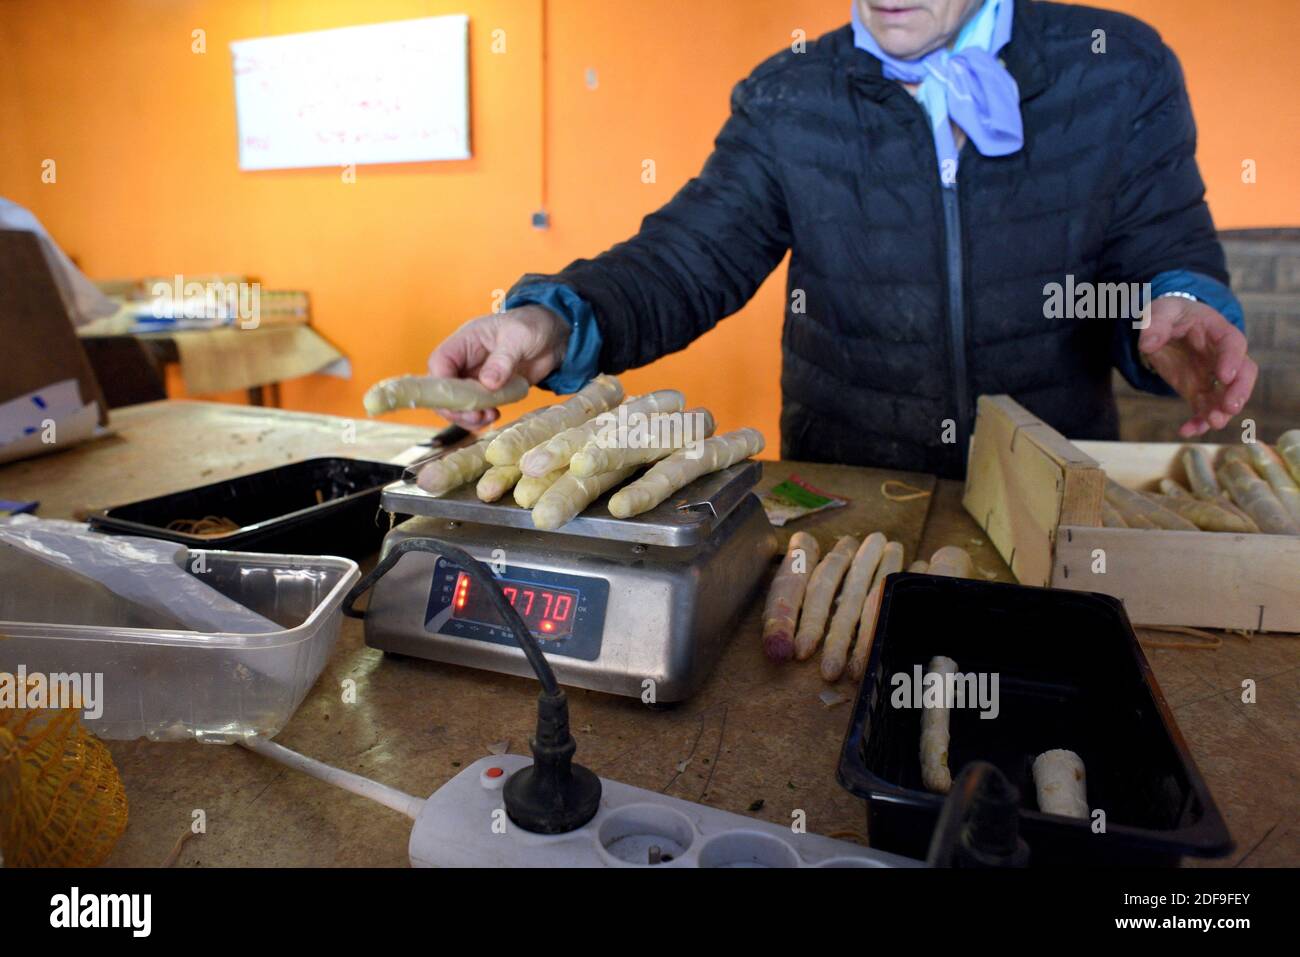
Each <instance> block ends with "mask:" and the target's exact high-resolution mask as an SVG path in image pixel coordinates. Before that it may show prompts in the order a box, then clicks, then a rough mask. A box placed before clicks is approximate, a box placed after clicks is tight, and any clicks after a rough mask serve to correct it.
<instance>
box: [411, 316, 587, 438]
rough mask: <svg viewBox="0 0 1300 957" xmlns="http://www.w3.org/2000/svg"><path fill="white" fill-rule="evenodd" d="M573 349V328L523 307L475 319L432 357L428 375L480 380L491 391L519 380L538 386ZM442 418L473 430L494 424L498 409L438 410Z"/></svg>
mask: <svg viewBox="0 0 1300 957" xmlns="http://www.w3.org/2000/svg"><path fill="white" fill-rule="evenodd" d="M568 344H569V325H568V323H566V322H565V321H564V320H563V319H561V318H560V317H559V316H557V315H556V314H555V313H553V312H551V311H550V310H549V309H544V308H542V307H541V306H520V307H519V308H518V309H507V310H506V311H505V312H501V313H495V314H493V315H488V316H480V317H479V318H477V319H471V320H470V321H469V322H467V323H465V324H464V325H463V326H461V327H460V328H459V329H457V330H456V331H455V332H453V333H452V334H451V335H450V336H449V337H448V338H447V339H446V341H444V342H443V343H442V345H440V346H438V348H437V349H435V350H434V351H433V354H432V355H431V356H429V374H430V375H433V376H437V377H440V378H449V379H477V380H478V381H479V382H480V383H482V385H483V386H484V387H485V388H486V389H489V390H493V391H495V390H497V389H501V388H503V387H505V386H506V384H507V383H509V382H510V380H511V379H512V378H513V377H514V376H516V375H519V376H522V377H523V378H525V379H526V380H528V382H529V384H531V385H536V384H537V383H538V382H540V381H542V379H545V378H546V377H547V376H548V375H550V374H551V373H552V372H554V371H555V370H556V369H557V368H558V367H559V365H560V363H561V361H562V360H563V359H564V351H565V349H566V348H567V347H568ZM438 414H439V415H441V416H443V418H445V419H448V420H449V421H451V422H455V423H456V424H457V425H459V426H461V427H462V428H465V429H470V430H471V431H473V430H477V429H481V428H483V427H484V426H486V425H488V424H490V423H492V422H495V421H496V420H497V418H498V417H499V416H500V414H501V413H500V411H499V410H498V409H495V408H491V409H479V410H475V411H463V410H461V411H458V410H455V409H439V410H438Z"/></svg>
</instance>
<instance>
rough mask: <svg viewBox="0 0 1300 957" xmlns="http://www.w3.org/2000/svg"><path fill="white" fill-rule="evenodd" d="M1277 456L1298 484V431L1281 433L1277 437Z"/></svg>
mask: <svg viewBox="0 0 1300 957" xmlns="http://www.w3.org/2000/svg"><path fill="white" fill-rule="evenodd" d="M1277 454H1278V455H1280V456H1282V461H1283V462H1285V463H1286V468H1287V471H1288V472H1290V473H1291V477H1292V478H1293V479H1295V480H1296V483H1297V484H1300V429H1292V430H1291V431H1290V432H1283V433H1282V434H1281V435H1279V436H1278V437H1277Z"/></svg>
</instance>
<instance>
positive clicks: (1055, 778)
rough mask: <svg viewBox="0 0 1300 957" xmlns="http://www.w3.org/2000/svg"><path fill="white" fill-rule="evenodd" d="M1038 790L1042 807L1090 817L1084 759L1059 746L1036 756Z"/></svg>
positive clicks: (1035, 767) (1042, 808) (1048, 810)
mask: <svg viewBox="0 0 1300 957" xmlns="http://www.w3.org/2000/svg"><path fill="white" fill-rule="evenodd" d="M1034 790H1035V791H1037V792H1038V810H1040V811H1042V812H1043V813H1045V814H1062V815H1064V816H1066V817H1081V818H1087V817H1088V785H1087V781H1086V775H1085V772H1084V768H1083V759H1082V758H1080V757H1079V756H1078V755H1077V754H1075V753H1074V752H1073V751H1066V750H1064V749H1063V748H1057V749H1055V750H1052V751H1044V752H1043V753H1042V754H1040V755H1039V756H1038V757H1036V758H1034Z"/></svg>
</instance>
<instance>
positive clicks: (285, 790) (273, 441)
mask: <svg viewBox="0 0 1300 957" xmlns="http://www.w3.org/2000/svg"><path fill="white" fill-rule="evenodd" d="M112 426H113V427H114V428H115V430H116V435H114V436H113V437H110V438H106V439H103V440H100V441H97V442H93V443H90V444H87V445H84V446H81V447H78V448H75V449H70V450H68V451H65V452H61V453H58V454H55V455H50V456H45V457H43V458H39V459H32V460H29V461H26V462H20V463H14V464H12V465H9V466H5V467H0V498H9V499H39V500H40V501H41V507H40V511H39V514H40V515H42V516H45V517H50V518H71V517H73V516H75V515H78V514H80V513H82V512H83V511H84V510H87V509H93V508H99V507H103V506H107V505H114V504H120V503H123V502H128V501H133V500H137V499H142V498H148V497H151V496H154V495H160V494H164V493H168V492H173V491H177V490H180V489H183V488H188V487H192V486H195V485H201V484H206V483H209V482H213V481H218V480H220V479H222V478H225V477H231V476H234V475H239V474H245V473H248V472H253V471H257V470H259V469H263V468H268V467H271V466H274V465H277V464H283V463H285V462H289V461H296V460H299V459H303V458H309V457H314V456H320V455H336V454H337V455H352V456H357V457H364V458H385V459H386V458H389V457H391V456H393V455H395V454H397V453H398V452H400V451H402V450H403V449H405V448H407V447H408V446H410V445H412V444H414V443H416V442H419V441H423V440H424V439H426V438H427V437H428V436H429V435H430V434H431V433H432V432H434V431H436V426H430V427H428V428H417V427H412V426H406V425H392V424H388V423H384V422H373V421H363V420H362V421H359V420H351V419H342V418H336V417H333V416H324V415H313V414H304V413H297V412H288V411H285V410H280V409H266V408H254V407H248V406H229V405H218V404H215V403H202V402H180V401H168V402H158V403H151V404H148V405H142V406H135V407H132V408H128V409H123V410H118V411H115V412H114V413H113V417H112ZM792 473H797V474H799V475H800V476H802V477H804V478H806V479H808V480H809V481H811V482H812V483H813V484H815V485H818V486H820V487H823V488H825V489H827V490H829V491H833V492H835V493H837V494H840V495H843V496H845V497H847V498H849V499H851V500H852V504H851V505H850V506H849V507H847V508H843V509H838V510H834V511H830V512H826V513H822V514H820V515H818V516H814V517H813V518H812V519H805V520H802V521H800V522H799V523H797V524H796V527H797V528H800V529H803V530H806V531H809V532H811V533H812V534H814V535H815V536H816V537H817V538H818V539H819V540H820V542H821V543H822V545H823V547H829V546H830V545H831V544H832V543H833V542H834V540H835V538H836V537H838V536H839V535H842V534H854V535H858V536H861V535H863V534H865V533H867V532H870V531H874V530H877V529H879V530H882V531H885V532H886V533H887V534H888V535H889V537H890V538H892V539H895V540H898V541H901V542H902V543H903V544H904V545H905V547H906V549H907V561H908V562H910V561H912V559H913V558H914V557H916V555H918V554H919V555H921V556H923V557H924V556H928V555H929V554H930V553H931V552H933V551H934V550H935V549H936V548H938V547H939V546H941V545H946V544H956V545H962V546H964V547H966V548H967V549H968V550H969V551H970V552H971V554H972V556H973V557H974V559H975V565H976V569H977V574H979V575H980V576H981V577H985V578H990V579H997V580H1002V581H1010V580H1012V579H1011V576H1010V572H1009V571H1008V569H1007V567H1006V565H1005V564H1004V563H1003V562H1002V560H1001V558H999V557H998V555H997V553H996V552H995V551H994V550H993V548H992V546H991V545H990V544H989V543H988V542H987V540H986V538H985V536H984V534H983V532H982V531H981V530H980V529H979V527H978V526H977V525H976V524H975V522H974V521H973V520H972V519H971V518H970V516H968V515H967V514H966V513H965V512H964V511H963V510H962V508H961V504H960V499H961V486H960V484H959V483H956V482H948V481H937V482H936V481H935V480H934V479H933V478H931V477H928V476H920V475H914V474H908V473H895V472H884V471H878V470H874V469H859V468H850V467H846V466H828V465H810V464H803V463H789V462H765V463H764V480H763V484H764V486H770V485H771V484H774V483H775V482H777V481H779V480H780V479H783V478H785V477H787V476H788V475H790V474H792ZM889 478H897V479H901V480H903V481H906V482H908V483H910V484H912V485H914V486H917V487H918V488H922V489H926V490H933V494H932V495H931V496H928V497H924V498H918V499H914V500H912V501H910V502H901V503H900V502H892V501H888V500H886V499H885V498H884V497H883V496H882V495H881V483H882V482H883V481H884V480H885V479H889ZM782 538H783V543H784V538H785V536H782ZM760 614H761V597H760V598H759V599H756V601H755V604H754V607H752V608H751V609H750V610H749V612H748V613H747V614H746V615H745V616H744V618H743V620H742V621H741V622H740V623H739V624H738V625H737V628H736V634H735V635H734V637H733V638H732V640H731V642H730V644H729V645H728V648H727V650H726V652H724V654H723V657H722V659H721V660H720V662H719V663H718V665H717V667H716V669H715V671H714V673H713V675H712V676H711V677H710V678H709V680H708V681H707V682H706V684H705V685H704V687H703V689H702V690H701V691H700V692H699V693H698V694H697V695H696V696H695V697H694V698H693V699H691V700H690V701H688V702H685V703H683V704H681V705H679V706H678V707H675V708H672V709H669V710H651V709H649V708H647V707H646V706H645V705H642V704H641V703H640V702H639V701H637V700H632V699H623V698H616V697H613V696H610V695H604V694H598V693H593V692H586V691H578V690H570V699H571V711H572V715H571V719H572V724H573V728H574V731H575V735H576V737H577V741H578V760H579V761H580V762H581V763H583V764H585V765H586V766H587V767H589V768H591V769H592V770H593V771H595V772H596V773H598V774H600V775H603V776H605V777H608V778H612V779H616V780H619V781H623V782H626V783H628V784H632V785H636V786H638V787H643V788H650V789H654V790H658V791H662V792H664V793H666V794H671V795H674V796H676V797H681V798H685V799H688V800H692V801H700V802H702V803H705V804H709V805H712V806H715V807H720V808H723V809H725V810H728V811H733V812H737V813H741V814H748V815H751V816H753V817H756V818H760V819H763V820H767V821H772V822H780V823H784V824H788V823H789V822H790V820H791V815H792V813H794V811H796V810H800V811H803V812H804V813H805V814H806V816H807V823H808V828H809V830H811V831H814V832H817V833H822V834H838V835H840V836H849V835H855V834H857V835H861V834H863V833H864V832H865V816H864V811H863V806H862V803H861V802H860V801H859V800H858V799H856V798H854V797H852V796H851V795H849V794H848V793H847V792H846V791H844V790H843V789H842V788H841V787H840V786H839V784H838V783H837V782H836V780H835V767H836V763H837V761H838V755H839V749H840V745H841V743H842V740H843V736H844V731H845V725H846V722H847V720H848V716H849V711H850V707H851V700H852V695H853V693H854V688H853V687H852V686H851V685H850V683H849V682H848V680H847V679H846V680H843V681H841V682H840V683H839V684H838V685H835V686H828V685H826V684H825V683H824V682H823V681H822V680H821V677H820V675H819V674H818V672H817V666H816V660H815V659H814V660H813V661H809V662H804V663H798V664H787V665H773V664H771V663H769V662H768V661H767V660H766V659H765V658H764V657H763V655H762V652H761V648H760V642H759V639H758V632H759V617H760ZM1146 637H1147V638H1149V639H1151V640H1155V639H1156V636H1154V635H1148V636H1146ZM1163 637H1166V638H1167V637H1168V636H1163ZM1147 654H1148V657H1149V658H1150V660H1151V662H1152V665H1153V667H1154V669H1155V672H1156V676H1157V680H1158V681H1159V683H1160V685H1161V688H1162V690H1163V691H1164V693H1165V696H1166V698H1167V699H1168V700H1169V702H1170V705H1171V707H1172V708H1173V709H1174V713H1175V716H1176V718H1177V720H1178V723H1179V725H1180V727H1181V729H1182V731H1183V734H1184V736H1185V738H1186V739H1187V741H1188V743H1189V744H1190V746H1191V748H1192V751H1193V753H1194V755H1195V758H1196V760H1197V762H1198V764H1199V766H1200V768H1201V771H1202V773H1203V774H1204V775H1205V777H1206V779H1207V781H1208V782H1209V785H1210V788H1211V791H1212V792H1213V793H1214V795H1215V798H1216V800H1217V801H1218V803H1219V805H1220V808H1221V810H1222V811H1223V812H1224V813H1225V815H1226V816H1227V818H1228V824H1229V827H1230V829H1231V830H1232V832H1233V836H1234V838H1235V839H1236V841H1237V849H1236V851H1235V852H1234V853H1233V855H1232V856H1231V857H1229V858H1226V859H1224V860H1222V861H1219V862H1214V863H1221V864H1238V863H1243V862H1244V863H1247V864H1271V865H1287V866H1294V865H1295V864H1297V863H1300V810H1298V809H1297V807H1296V803H1295V800H1294V795H1295V793H1296V792H1297V787H1296V785H1297V782H1298V779H1300V772H1298V771H1297V769H1298V768H1300V743H1298V740H1297V735H1296V733H1295V732H1296V708H1295V704H1296V702H1297V700H1300V695H1298V694H1297V692H1298V691H1300V643H1298V642H1297V641H1296V639H1295V638H1287V637H1285V636H1271V635H1255V636H1252V637H1251V638H1250V639H1249V640H1247V639H1244V638H1241V637H1237V636H1227V637H1225V639H1224V642H1223V644H1222V645H1221V646H1220V647H1219V648H1218V649H1217V650H1213V651H1202V650H1175V649H1164V648H1149V649H1148V651H1147ZM1245 678H1251V679H1253V680H1254V681H1255V682H1256V685H1257V689H1258V690H1257V695H1258V698H1257V703H1256V704H1254V705H1250V706H1244V705H1243V704H1242V703H1241V701H1240V697H1241V682H1242V680H1244V679H1245ZM349 679H350V680H351V681H352V682H355V688H356V701H355V703H348V702H345V700H344V696H343V692H342V687H343V683H344V682H345V681H346V680H349ZM828 688H832V689H833V690H834V691H835V692H837V693H838V694H839V696H840V697H841V698H842V700H840V701H833V702H832V703H830V704H828V703H827V702H826V701H825V700H823V697H822V694H823V692H825V691H826V690H827V689H828ZM536 694H537V685H536V683H535V682H533V681H530V680H524V679H520V678H513V677H509V676H504V675H499V674H493V673H487V672H480V671H473V670H470V669H466V668H459V667H455V666H451V665H443V664H438V663H434V662H425V661H415V660H410V659H403V658H392V657H386V656H385V655H383V654H382V653H381V652H379V651H376V650H375V649H372V648H368V647H366V645H365V643H364V640H363V636H362V627H361V622H359V621H355V620H352V619H344V623H343V631H342V634H341V636H340V638H339V642H338V645H337V647H336V649H335V652H334V655H333V657H332V659H331V661H330V663H329V664H328V665H327V667H326V669H325V671H324V672H323V673H322V675H321V677H320V679H319V681H317V683H316V685H315V687H314V688H313V689H312V691H311V692H310V693H309V694H308V696H307V699H306V700H305V701H304V702H303V704H302V706H301V707H300V708H299V710H298V712H297V713H296V714H295V716H294V717H293V718H292V719H291V720H290V722H289V724H288V725H287V726H286V727H285V729H284V730H283V731H282V732H281V733H280V734H279V735H278V736H277V740H278V741H280V742H281V743H283V744H284V745H285V746H287V747H290V748H293V749H295V750H298V751H301V752H303V753H304V754H307V755H309V756H311V757H313V758H316V759H318V760H321V761H324V762H326V763H329V764H333V765H335V766H337V767H340V768H344V769H346V770H349V771H353V772H356V773H358V774H363V775H366V776H368V777H372V778H375V779H376V780H379V781H382V782H383V783H385V784H388V785H391V786H393V787H396V788H399V789H401V790H403V791H407V792H409V793H411V794H417V795H424V794H429V793H432V792H433V791H434V790H435V789H437V788H438V787H439V786H440V785H441V784H443V783H444V782H445V781H447V780H448V779H450V778H451V777H452V776H454V775H455V774H456V773H457V771H458V770H459V769H460V768H462V767H464V766H466V765H468V764H470V763H471V762H473V761H475V760H477V759H478V758H480V757H483V756H484V755H486V754H489V753H492V752H493V751H494V750H498V751H499V750H500V749H501V748H502V747H505V748H507V749H508V750H509V751H510V752H512V753H519V754H527V753H528V743H527V742H528V737H529V735H530V734H531V733H532V726H533V723H534V721H535V714H536V711H535V700H536ZM109 747H110V750H111V752H112V754H113V758H114V761H115V762H116V764H117V766H118V769H119V770H120V772H121V774H122V777H123V780H124V782H125V784H126V789H127V795H128V799H129V800H130V805H131V819H130V824H129V826H128V828H127V830H126V833H125V834H124V836H123V838H122V840H121V841H120V843H119V844H118V846H117V848H116V850H115V851H114V852H113V854H112V856H111V858H110V859H109V864H110V865H117V866H136V865H140V866H156V865H158V864H161V863H162V862H163V861H164V859H166V858H167V856H168V854H169V852H171V851H172V849H173V847H174V845H176V843H177V841H178V839H180V838H181V837H182V836H183V835H186V834H189V833H190V826H191V821H192V820H193V819H194V812H195V811H198V810H202V811H203V812H204V818H205V820H206V832H205V833H203V834H201V835H198V836H196V837H193V838H192V839H190V840H188V841H187V842H186V843H185V845H184V847H183V848H182V849H181V852H180V854H179V858H178V863H179V864H181V865H189V866H192V865H204V864H206V865H223V866H299V865H300V866H328V865H347V866H402V865H404V864H405V863H406V862H407V851H406V847H407V840H408V837H409V833H410V822H409V821H408V820H407V819H406V818H404V817H403V816H401V815H400V814H398V813H396V812H392V811H389V810H387V809H385V808H383V807H380V806H378V805H375V804H372V803H371V802H369V801H367V800H366V799H364V798H361V797H356V796H353V795H351V794H348V793H346V792H343V791H340V790H337V789H335V788H333V787H331V786H329V785H327V784H324V783H322V782H319V781H316V780H314V779H312V778H309V777H307V776H305V775H302V774H299V773H297V772H294V771H291V770H288V769H286V768H284V767H282V766H280V765H277V764H273V763H271V762H268V761H267V760H265V759H263V758H261V757H260V756H258V755H255V754H251V753H249V752H246V751H244V750H243V749H241V748H234V747H225V746H220V745H205V744H199V743H194V742H187V743H156V742H149V741H131V742H110V743H109Z"/></svg>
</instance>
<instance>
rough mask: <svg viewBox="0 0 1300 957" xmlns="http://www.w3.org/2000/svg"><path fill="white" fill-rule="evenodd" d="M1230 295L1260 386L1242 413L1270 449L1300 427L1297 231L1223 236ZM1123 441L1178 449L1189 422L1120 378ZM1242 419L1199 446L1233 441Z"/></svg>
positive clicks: (1179, 405)
mask: <svg viewBox="0 0 1300 957" xmlns="http://www.w3.org/2000/svg"><path fill="white" fill-rule="evenodd" d="M1220 237H1221V239H1222V240H1223V247H1224V250H1225V251H1226V252H1227V255H1228V269H1229V270H1230V271H1231V273H1232V288H1233V291H1234V292H1235V293H1236V294H1237V298H1239V299H1240V300H1241V305H1242V308H1243V310H1244V311H1245V313H1246V336H1247V338H1248V339H1249V341H1250V354H1251V356H1252V357H1253V358H1254V360H1255V361H1256V362H1257V363H1259V384H1258V385H1256V386H1255V393H1254V395H1253V396H1252V397H1251V400H1250V402H1249V403H1248V404H1247V406H1246V409H1245V411H1244V413H1243V415H1245V416H1249V417H1251V418H1253V419H1254V420H1255V421H1256V423H1257V424H1258V426H1257V427H1258V435H1259V437H1260V438H1262V439H1264V440H1265V441H1267V442H1272V441H1273V440H1275V439H1276V438H1277V437H1278V435H1279V434H1280V433H1282V432H1285V431H1286V430H1287V429H1296V428H1300V229H1290V228H1288V229H1239V230H1231V231H1227V232H1224V233H1221V234H1220ZM1115 394H1116V397H1117V399H1118V401H1119V410H1120V434H1121V436H1122V438H1123V439H1124V440H1125V441H1130V442H1177V441H1179V438H1178V426H1179V425H1181V424H1182V422H1183V421H1184V419H1185V418H1186V413H1187V406H1186V404H1185V403H1184V402H1183V400H1182V399H1164V398H1161V397H1159V396H1153V395H1147V394H1145V393H1141V392H1137V391H1136V390H1134V389H1133V388H1132V387H1131V386H1129V384H1128V383H1127V382H1125V381H1124V380H1123V378H1121V377H1120V376H1119V374H1118V373H1117V374H1116V376H1115ZM1240 423H1241V420H1240V419H1238V420H1236V421H1234V423H1233V424H1232V425H1230V426H1229V427H1228V428H1227V429H1224V430H1222V431H1219V432H1210V433H1208V434H1207V435H1206V437H1205V438H1204V439H1203V440H1202V441H1206V442H1224V441H1228V442H1236V441H1239V440H1240V437H1241V431H1240V429H1241V424H1240Z"/></svg>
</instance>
